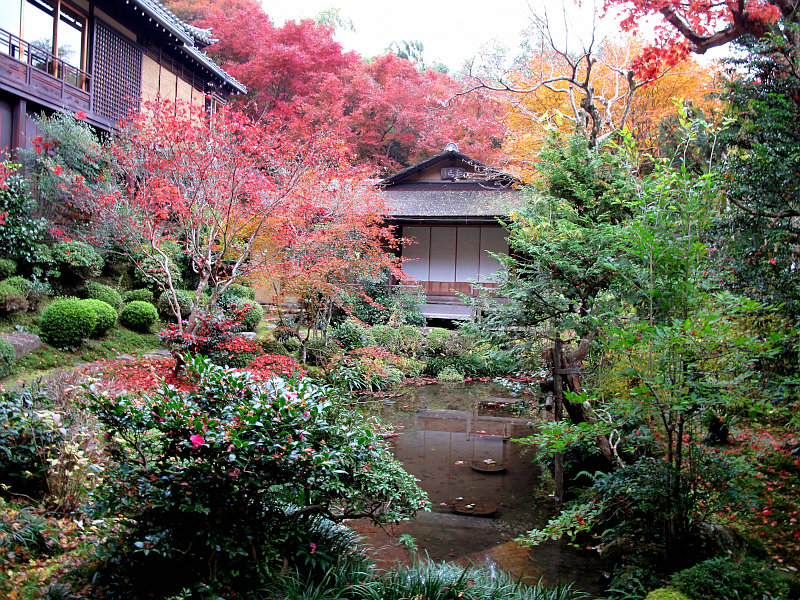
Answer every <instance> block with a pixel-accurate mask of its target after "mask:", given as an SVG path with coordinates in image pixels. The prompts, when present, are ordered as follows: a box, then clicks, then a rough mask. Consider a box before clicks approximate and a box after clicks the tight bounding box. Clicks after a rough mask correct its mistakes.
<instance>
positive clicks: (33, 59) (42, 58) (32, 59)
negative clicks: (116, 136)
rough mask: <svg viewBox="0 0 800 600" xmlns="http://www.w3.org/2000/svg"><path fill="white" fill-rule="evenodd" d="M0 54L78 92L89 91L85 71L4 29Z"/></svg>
mask: <svg viewBox="0 0 800 600" xmlns="http://www.w3.org/2000/svg"><path fill="white" fill-rule="evenodd" d="M0 54H5V55H7V56H10V57H11V58H14V59H15V60H18V61H20V62H22V63H25V64H27V65H28V66H29V67H32V68H34V69H37V70H39V71H44V72H45V73H47V74H49V75H51V76H53V77H55V78H56V79H58V80H60V81H62V82H64V83H66V84H68V85H71V86H73V87H76V88H78V89H80V90H83V91H86V92H88V91H89V85H90V81H91V78H90V76H89V74H88V73H87V72H86V71H83V70H81V69H79V68H78V67H74V66H72V65H71V64H69V63H67V62H65V61H63V60H61V59H60V58H58V57H57V56H55V55H54V54H51V53H50V52H48V51H47V50H44V49H42V48H39V47H38V46H36V45H35V44H31V43H30V42H26V41H25V40H23V39H20V38H18V37H17V36H15V35H14V34H12V33H10V32H8V31H6V30H4V29H0Z"/></svg>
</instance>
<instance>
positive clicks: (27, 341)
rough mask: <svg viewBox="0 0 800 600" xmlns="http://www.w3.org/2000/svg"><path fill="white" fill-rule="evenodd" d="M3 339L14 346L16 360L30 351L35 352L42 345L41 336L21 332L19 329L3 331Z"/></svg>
mask: <svg viewBox="0 0 800 600" xmlns="http://www.w3.org/2000/svg"><path fill="white" fill-rule="evenodd" d="M3 339H5V340H6V341H8V342H9V343H10V344H11V345H12V346H14V352H15V353H16V358H17V360H19V359H20V358H22V357H23V356H25V355H26V354H28V353H30V352H36V351H37V350H38V349H39V348H41V346H42V340H41V338H40V337H39V336H38V335H36V334H35V333H22V332H19V331H15V332H12V333H4V334H3Z"/></svg>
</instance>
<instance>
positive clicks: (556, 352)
mask: <svg viewBox="0 0 800 600" xmlns="http://www.w3.org/2000/svg"><path fill="white" fill-rule="evenodd" d="M561 368H562V346H561V335H557V336H556V339H555V345H554V346H553V401H554V405H555V406H554V407H553V409H554V410H553V413H554V417H555V420H556V422H557V423H558V422H561V421H563V420H564V387H563V380H562V379H561V377H562V375H561ZM555 463H556V464H555V470H554V473H553V479H554V483H555V490H554V496H555V508H556V510H561V506H562V505H563V504H564V454H563V453H562V452H556V454H555Z"/></svg>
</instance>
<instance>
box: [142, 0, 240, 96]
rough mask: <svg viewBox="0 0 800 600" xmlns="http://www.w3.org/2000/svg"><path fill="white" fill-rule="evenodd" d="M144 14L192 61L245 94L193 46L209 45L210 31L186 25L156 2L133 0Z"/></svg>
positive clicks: (232, 80) (237, 83) (210, 41)
mask: <svg viewBox="0 0 800 600" xmlns="http://www.w3.org/2000/svg"><path fill="white" fill-rule="evenodd" d="M133 2H134V3H135V4H136V6H138V7H139V8H140V9H141V10H142V11H143V12H144V13H145V14H147V15H148V16H149V17H151V18H153V19H155V20H156V21H158V22H159V23H160V24H161V25H162V26H163V27H164V28H165V29H166V30H167V31H169V32H170V33H172V34H173V35H174V36H175V37H177V38H178V39H179V40H180V41H182V42H183V50H184V52H186V54H188V55H189V56H190V57H192V58H193V59H194V60H196V61H197V62H199V63H200V64H202V65H203V66H205V67H206V68H207V69H209V70H211V71H213V72H214V73H215V74H216V75H217V76H218V77H220V78H221V79H222V80H223V81H225V82H226V83H227V84H228V85H230V86H231V87H232V88H233V89H234V90H236V91H238V92H240V93H242V94H246V93H247V88H246V87H245V86H244V85H243V84H242V83H240V82H239V81H237V80H236V79H235V78H234V77H231V76H230V75H228V73H226V72H225V71H224V70H223V69H222V67H220V66H219V65H218V64H217V63H215V62H214V61H213V60H211V59H210V58H209V57H208V56H206V54H205V53H204V52H203V51H202V50H201V49H200V48H198V47H197V46H196V45H195V40H198V41H200V42H201V43H202V44H206V45H208V44H211V43H213V41H214V40H213V39H212V37H211V31H210V30H208V29H200V28H199V27H193V26H191V25H189V24H188V23H184V22H183V21H182V20H180V19H179V18H178V17H177V16H176V15H175V13H173V12H172V11H171V10H169V9H168V8H167V7H166V6H164V5H163V4H161V2H159V1H158V0H133Z"/></svg>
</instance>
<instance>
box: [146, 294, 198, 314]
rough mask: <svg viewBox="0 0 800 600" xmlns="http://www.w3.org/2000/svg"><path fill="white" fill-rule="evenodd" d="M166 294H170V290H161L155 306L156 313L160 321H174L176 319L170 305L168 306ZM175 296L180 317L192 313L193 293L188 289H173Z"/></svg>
mask: <svg viewBox="0 0 800 600" xmlns="http://www.w3.org/2000/svg"><path fill="white" fill-rule="evenodd" d="M168 294H170V292H161V295H160V296H159V297H158V304H157V305H156V307H157V308H158V315H159V316H160V317H161V320H162V321H165V322H175V321H176V320H177V319H176V318H175V314H174V312H173V308H172V306H170V302H169V296H168ZM175 297H176V299H177V301H178V308H179V310H180V311H181V318H182V319H186V318H187V317H188V316H189V315H190V314H192V306H193V305H194V297H195V294H194V292H191V291H189V290H175Z"/></svg>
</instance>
